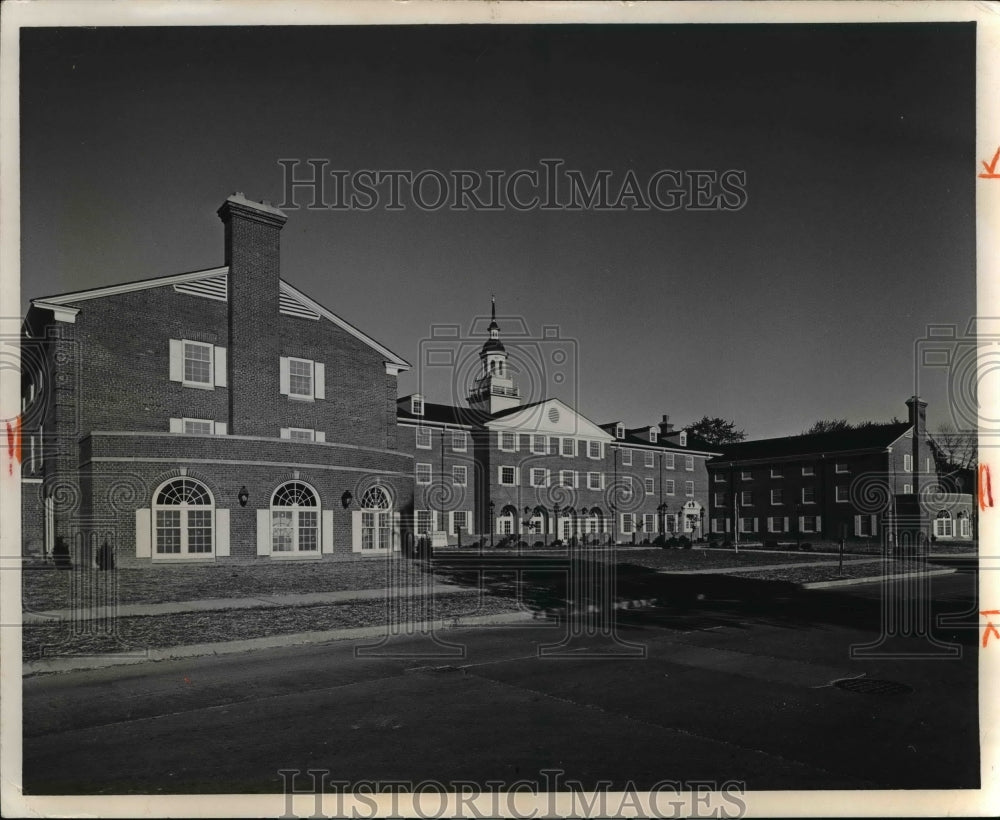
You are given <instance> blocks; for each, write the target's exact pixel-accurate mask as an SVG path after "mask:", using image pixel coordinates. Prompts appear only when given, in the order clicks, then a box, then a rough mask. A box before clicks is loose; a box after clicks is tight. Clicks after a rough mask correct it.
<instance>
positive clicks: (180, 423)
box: [170, 419, 184, 433]
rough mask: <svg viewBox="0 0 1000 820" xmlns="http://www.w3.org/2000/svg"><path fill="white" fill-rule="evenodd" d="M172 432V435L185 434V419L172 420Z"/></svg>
mask: <svg viewBox="0 0 1000 820" xmlns="http://www.w3.org/2000/svg"><path fill="white" fill-rule="evenodd" d="M170 432H171V433H183V432H184V419H170Z"/></svg>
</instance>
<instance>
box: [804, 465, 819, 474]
mask: <svg viewBox="0 0 1000 820" xmlns="http://www.w3.org/2000/svg"><path fill="white" fill-rule="evenodd" d="M802 475H816V470H815V468H814V467H813V466H812V465H811V464H806V465H804V466H803V467H802Z"/></svg>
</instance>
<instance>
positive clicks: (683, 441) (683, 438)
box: [680, 433, 688, 447]
mask: <svg viewBox="0 0 1000 820" xmlns="http://www.w3.org/2000/svg"><path fill="white" fill-rule="evenodd" d="M680 445H681V447H687V446H688V434H687V433H681V437H680Z"/></svg>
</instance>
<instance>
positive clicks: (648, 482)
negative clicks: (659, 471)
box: [642, 478, 656, 495]
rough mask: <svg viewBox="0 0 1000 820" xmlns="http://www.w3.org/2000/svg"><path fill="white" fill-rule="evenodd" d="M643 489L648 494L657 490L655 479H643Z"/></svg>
mask: <svg viewBox="0 0 1000 820" xmlns="http://www.w3.org/2000/svg"><path fill="white" fill-rule="evenodd" d="M642 489H643V490H644V491H645V493H646V495H652V494H653V493H654V492H655V490H656V487H655V485H654V483H653V479H651V478H644V479H643V480H642Z"/></svg>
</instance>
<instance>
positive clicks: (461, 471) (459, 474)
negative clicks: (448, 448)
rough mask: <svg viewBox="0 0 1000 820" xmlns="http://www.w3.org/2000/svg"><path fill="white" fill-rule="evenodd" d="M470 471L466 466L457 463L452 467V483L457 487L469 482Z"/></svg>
mask: <svg viewBox="0 0 1000 820" xmlns="http://www.w3.org/2000/svg"><path fill="white" fill-rule="evenodd" d="M468 476H469V472H468V469H467V468H466V467H465V466H462V465H457V464H456V465H455V466H454V467H452V468H451V483H452V484H454V485H455V486H456V487H464V486H465V485H466V483H467V482H468Z"/></svg>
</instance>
